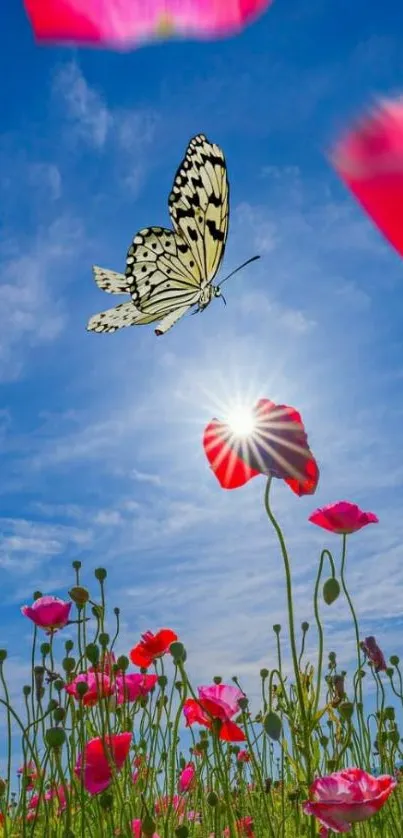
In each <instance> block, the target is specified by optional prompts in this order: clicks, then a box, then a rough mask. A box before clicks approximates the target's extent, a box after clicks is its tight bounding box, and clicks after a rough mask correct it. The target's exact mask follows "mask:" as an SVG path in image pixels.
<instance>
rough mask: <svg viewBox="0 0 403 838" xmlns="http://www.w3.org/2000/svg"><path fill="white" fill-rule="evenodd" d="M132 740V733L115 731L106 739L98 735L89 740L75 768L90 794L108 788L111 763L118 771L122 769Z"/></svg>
mask: <svg viewBox="0 0 403 838" xmlns="http://www.w3.org/2000/svg"><path fill="white" fill-rule="evenodd" d="M131 741H132V734H131V733H115V734H112V736H106V737H105V740H103V739H102V738H101V737H100V736H98V737H97V738H96V739H90V741H89V742H87V744H86V746H85V749H84V752H83V753H82V754H80V755H79V757H78V760H77V763H76V767H75V769H74V770H75V773H76V774H77V777H79V778H80V779H81V780H82V782H83V783H84V786H85V788H86V790H87V791H88V792H89V793H90V794H99V793H100V792H101V791H104V790H105V789H107V788H108V786H109V785H110V783H111V782H112V770H111V763H113V765H114V766H115V771H116V772H118V771H120V770H121V769H122V767H123V764H124V762H125V760H126V759H127V757H128V755H129V751H130V745H131ZM105 745H106V748H105Z"/></svg>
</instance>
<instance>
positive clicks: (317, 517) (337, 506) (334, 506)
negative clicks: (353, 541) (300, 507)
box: [309, 500, 379, 535]
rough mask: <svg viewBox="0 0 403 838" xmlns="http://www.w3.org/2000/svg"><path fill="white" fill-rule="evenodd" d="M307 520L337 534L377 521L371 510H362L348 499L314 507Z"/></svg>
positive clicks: (348, 532) (347, 533) (344, 533)
mask: <svg viewBox="0 0 403 838" xmlns="http://www.w3.org/2000/svg"><path fill="white" fill-rule="evenodd" d="M309 520H310V521H311V523H312V524H316V526H317V527H322V529H324V530H329V531H330V532H334V533H337V534H338V535H349V534H350V533H353V532H357V530H361V529H362V528H363V527H366V526H367V524H378V522H379V519H378V518H377V516H376V515H375V514H374V513H373V512H363V510H362V509H360V507H359V506H357V504H356V503H350V502H349V501H348V500H340V501H338V503H329V504H328V505H327V506H322V507H321V508H320V509H315V512H312V515H310V516H309Z"/></svg>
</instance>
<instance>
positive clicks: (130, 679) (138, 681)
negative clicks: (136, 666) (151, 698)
mask: <svg viewBox="0 0 403 838" xmlns="http://www.w3.org/2000/svg"><path fill="white" fill-rule="evenodd" d="M157 681H158V675H141V674H139V673H138V672H135V673H133V674H130V675H119V676H118V677H117V678H116V690H117V701H118V704H123V702H124V701H137V699H138V698H140V697H141V696H142V697H145V696H147V695H148V693H149V692H151V690H153V689H154V687H155V685H156V684H157Z"/></svg>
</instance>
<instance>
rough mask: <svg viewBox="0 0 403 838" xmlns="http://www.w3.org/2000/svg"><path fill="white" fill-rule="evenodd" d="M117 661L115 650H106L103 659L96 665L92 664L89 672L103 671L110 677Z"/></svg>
mask: <svg viewBox="0 0 403 838" xmlns="http://www.w3.org/2000/svg"><path fill="white" fill-rule="evenodd" d="M115 663H116V657H115V655H114V653H113V652H107V651H105V652H104V653H103V655H102V657H101V660H100V661H99V663H98V664H97V665H96V666H90V667H89V668H88V672H103V673H104V674H105V675H107V676H108V678H110V677H111V675H113V667H114V665H115Z"/></svg>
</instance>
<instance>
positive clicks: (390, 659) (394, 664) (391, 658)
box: [389, 655, 400, 666]
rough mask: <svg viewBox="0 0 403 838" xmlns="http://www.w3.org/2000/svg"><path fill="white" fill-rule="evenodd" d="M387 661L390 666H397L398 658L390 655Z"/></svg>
mask: <svg viewBox="0 0 403 838" xmlns="http://www.w3.org/2000/svg"><path fill="white" fill-rule="evenodd" d="M389 661H390V663H391V664H392V666H399V663H400V658H399V657H398V656H397V655H392V656H391V657H390V658H389Z"/></svg>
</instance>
